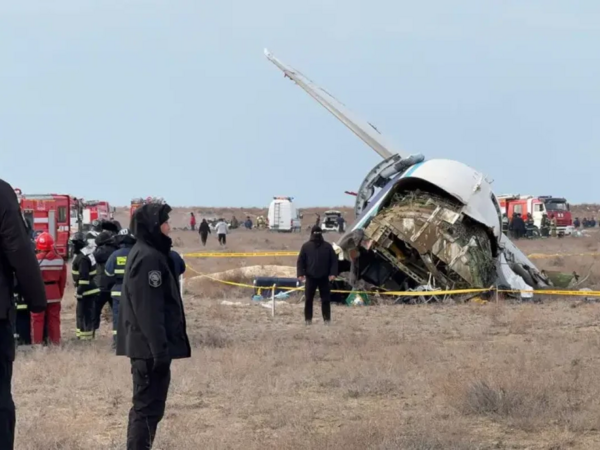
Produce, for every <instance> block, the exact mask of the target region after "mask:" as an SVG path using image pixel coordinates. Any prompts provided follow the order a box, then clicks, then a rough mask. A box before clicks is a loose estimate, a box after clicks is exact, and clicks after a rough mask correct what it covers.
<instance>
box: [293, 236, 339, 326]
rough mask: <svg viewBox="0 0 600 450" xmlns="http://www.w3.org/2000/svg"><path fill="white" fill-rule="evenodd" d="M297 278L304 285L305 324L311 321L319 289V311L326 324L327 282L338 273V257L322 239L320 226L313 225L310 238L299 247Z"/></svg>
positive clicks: (329, 296) (327, 321)
mask: <svg viewBox="0 0 600 450" xmlns="http://www.w3.org/2000/svg"><path fill="white" fill-rule="evenodd" d="M296 270H297V275H298V279H299V280H300V281H302V282H305V285H304V297H305V301H304V319H305V321H306V324H307V325H310V324H311V323H312V316H313V301H314V298H315V293H316V292H317V289H319V295H320V296H321V312H322V314H323V320H324V321H325V323H326V324H329V323H330V322H331V289H330V286H329V282H330V281H333V280H334V279H335V277H336V276H337V275H338V259H337V255H336V254H335V251H334V250H333V246H332V245H331V244H330V243H329V242H327V241H325V239H323V231H322V230H321V228H320V227H317V226H315V227H313V228H312V230H311V232H310V240H309V241H308V242H306V243H304V245H302V248H301V249H300V254H299V255H298V260H297V262H296Z"/></svg>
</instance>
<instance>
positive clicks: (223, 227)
mask: <svg viewBox="0 0 600 450" xmlns="http://www.w3.org/2000/svg"><path fill="white" fill-rule="evenodd" d="M227 228H228V227H227V223H226V222H225V221H224V220H223V219H219V222H218V223H217V224H216V225H215V231H216V232H217V236H218V237H219V245H220V246H221V247H224V246H225V245H227V231H228V230H227Z"/></svg>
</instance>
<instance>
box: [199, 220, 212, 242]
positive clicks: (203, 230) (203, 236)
mask: <svg viewBox="0 0 600 450" xmlns="http://www.w3.org/2000/svg"><path fill="white" fill-rule="evenodd" d="M198 233H199V234H200V242H202V245H203V246H205V247H206V240H207V239H208V235H209V234H210V233H211V231H210V225H209V224H208V222H207V221H206V219H202V222H200V226H199V227H198Z"/></svg>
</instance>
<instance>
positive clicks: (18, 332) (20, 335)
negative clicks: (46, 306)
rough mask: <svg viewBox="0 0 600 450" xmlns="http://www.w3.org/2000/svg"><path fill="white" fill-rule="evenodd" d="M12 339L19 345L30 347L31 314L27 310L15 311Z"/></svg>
mask: <svg viewBox="0 0 600 450" xmlns="http://www.w3.org/2000/svg"><path fill="white" fill-rule="evenodd" d="M14 338H15V339H16V340H17V342H18V344H19V345H31V313H30V312H29V309H19V310H17V314H16V319H15V327H14Z"/></svg>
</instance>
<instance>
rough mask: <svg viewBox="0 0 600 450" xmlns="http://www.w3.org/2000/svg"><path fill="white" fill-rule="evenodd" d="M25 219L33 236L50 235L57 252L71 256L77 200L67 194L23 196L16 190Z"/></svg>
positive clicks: (65, 256)
mask: <svg viewBox="0 0 600 450" xmlns="http://www.w3.org/2000/svg"><path fill="white" fill-rule="evenodd" d="M15 193H16V194H17V198H18V200H19V204H20V206H21V212H22V213H23V218H24V219H25V222H26V223H27V225H28V227H29V229H30V230H31V231H32V234H33V235H37V234H39V233H42V232H44V231H45V232H47V233H50V235H51V236H52V237H53V238H54V243H55V246H56V250H57V252H58V253H59V254H60V255H61V256H62V257H64V258H68V257H70V255H69V237H70V234H71V225H72V224H71V219H72V216H71V211H72V209H73V208H77V203H78V201H77V199H76V198H74V197H71V196H69V195H65V194H31V195H30V194H27V195H25V194H23V193H22V192H21V190H20V189H15Z"/></svg>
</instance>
